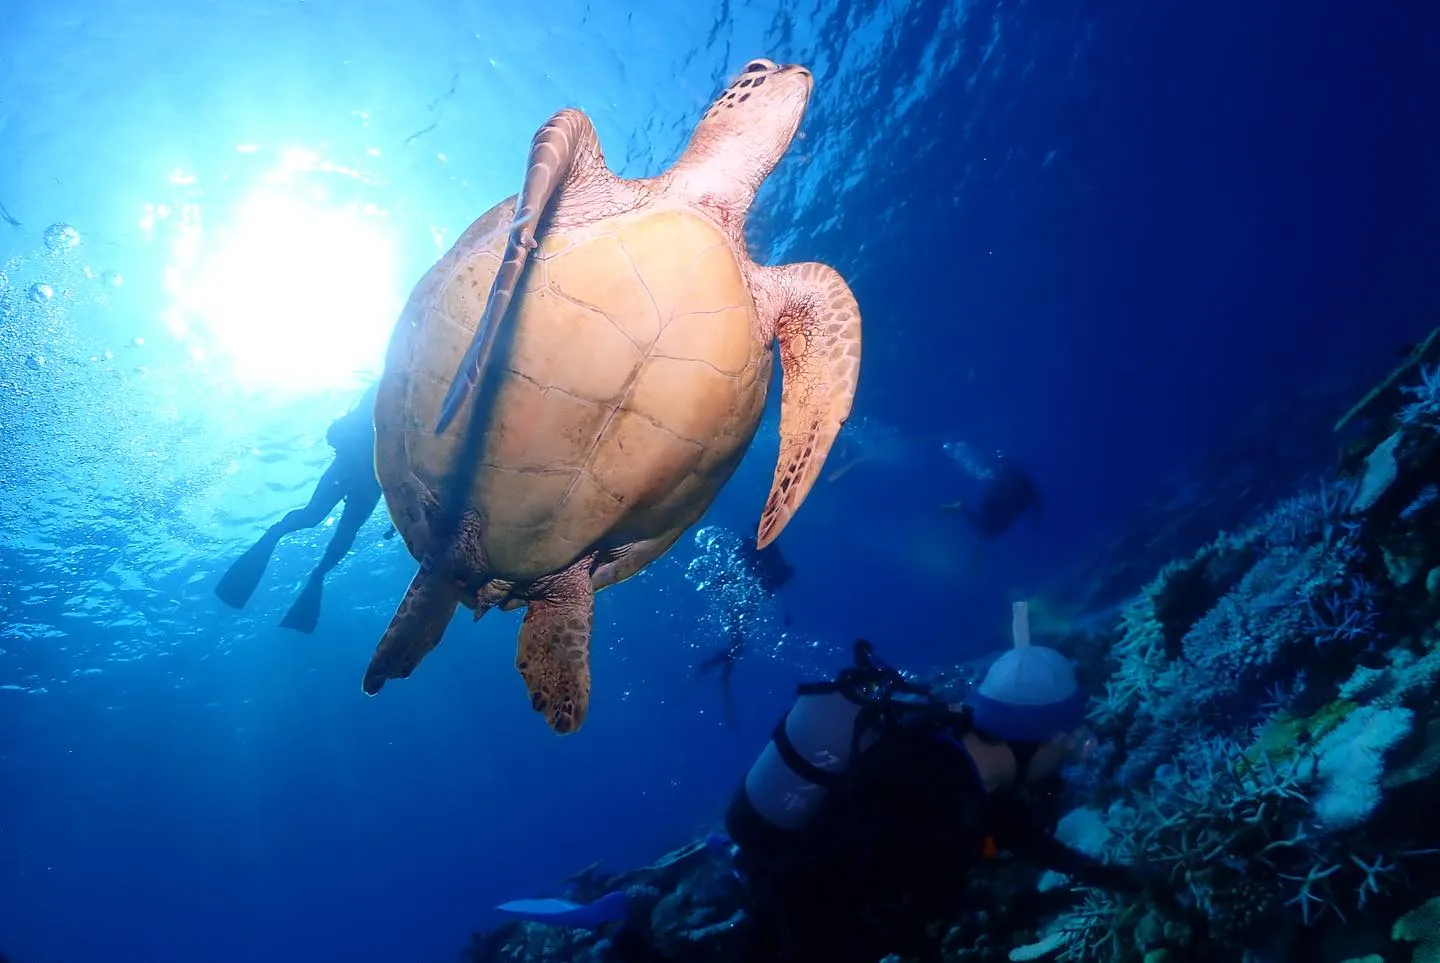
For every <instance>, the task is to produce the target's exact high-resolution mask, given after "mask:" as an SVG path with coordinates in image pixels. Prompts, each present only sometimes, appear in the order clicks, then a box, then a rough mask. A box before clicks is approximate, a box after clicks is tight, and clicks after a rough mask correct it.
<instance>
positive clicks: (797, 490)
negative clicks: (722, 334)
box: [755, 262, 860, 551]
mask: <svg viewBox="0 0 1440 963" xmlns="http://www.w3.org/2000/svg"><path fill="white" fill-rule="evenodd" d="M759 270H760V278H761V282H760V287H761V295H760V297H757V299H756V302H757V306H758V307H760V309H761V311H762V312H763V313H764V314H765V316H766V317H767V318H768V319H770V320H773V321H774V323H775V334H776V337H777V338H779V340H780V364H781V367H782V368H783V372H784V377H783V380H782V383H781V393H780V458H779V460H778V461H777V462H776V463H775V478H774V480H773V481H772V482H771V484H770V495H769V497H767V498H766V499H765V510H764V511H763V512H762V513H761V514H760V526H759V528H758V530H757V532H756V536H755V550H756V551H760V550H762V549H764V548H765V546H767V545H769V544H770V543H771V542H773V541H775V539H776V538H778V537H779V535H780V533H781V532H782V531H783V530H784V529H785V525H786V524H787V523H788V522H789V521H790V518H791V517H792V516H793V515H794V514H795V512H796V511H798V510H799V508H800V504H801V503H802V502H803V501H805V496H806V495H808V494H809V493H810V488H811V486H813V485H814V484H815V479H816V478H818V477H819V476H820V469H821V468H822V467H823V466H824V464H825V457H826V456H827V455H828V454H830V446H831V445H833V444H834V443H835V436H836V435H838V434H839V433H840V427H841V426H842V425H844V424H845V419H846V418H848V417H850V406H851V404H852V402H854V400H855V388H856V386H857V385H858V384H859V380H860V307H859V305H857V304H856V303H855V296H854V295H853V294H851V293H850V287H849V285H847V284H846V283H845V279H844V278H842V277H841V276H840V275H839V273H838V272H836V270H835V269H834V268H832V267H830V266H829V265H826V264H817V263H814V262H806V263H800V264H786V265H784V266H783V267H767V268H760V269H759Z"/></svg>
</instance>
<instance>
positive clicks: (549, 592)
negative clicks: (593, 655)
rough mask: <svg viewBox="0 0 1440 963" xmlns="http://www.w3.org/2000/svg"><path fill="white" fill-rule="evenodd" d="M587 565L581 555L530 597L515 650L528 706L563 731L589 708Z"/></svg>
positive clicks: (591, 615) (591, 608)
mask: <svg viewBox="0 0 1440 963" xmlns="http://www.w3.org/2000/svg"><path fill="white" fill-rule="evenodd" d="M590 565H591V559H590V558H588V557H587V558H582V559H581V560H580V561H578V562H576V563H575V564H573V565H571V566H570V567H569V568H567V569H566V570H565V571H564V572H561V573H560V575H559V576H557V577H556V578H555V580H554V581H553V582H551V583H550V584H548V585H546V586H545V592H544V594H543V595H541V596H539V597H537V598H533V599H531V600H530V603H529V604H528V605H527V606H526V607H525V622H524V624H523V625H522V626H521V628H520V647H519V649H518V651H517V652H516V654H515V668H516V669H519V670H520V675H521V677H522V678H523V679H524V680H525V687H526V688H527V689H529V690H530V705H531V707H532V708H534V709H535V711H536V712H540V713H544V715H545V720H546V721H547V722H549V723H550V728H551V729H554V730H555V731H556V732H558V733H560V734H561V735H565V734H567V733H571V732H574V731H575V730H576V729H579V728H580V726H581V725H583V724H584V722H585V713H586V712H587V711H589V708H590V631H591V629H592V627H593V626H594V624H595V589H594V588H593V587H592V586H591V584H590Z"/></svg>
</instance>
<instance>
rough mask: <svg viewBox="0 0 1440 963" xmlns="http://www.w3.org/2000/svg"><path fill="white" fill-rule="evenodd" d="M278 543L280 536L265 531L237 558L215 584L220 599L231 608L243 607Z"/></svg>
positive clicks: (263, 573) (263, 572) (257, 583)
mask: <svg viewBox="0 0 1440 963" xmlns="http://www.w3.org/2000/svg"><path fill="white" fill-rule="evenodd" d="M279 544H280V536H278V535H271V534H270V533H269V532H266V533H265V534H264V535H262V536H260V540H259V541H257V542H256V543H255V544H254V545H251V546H250V548H249V549H247V550H246V552H245V554H244V555H241V556H240V557H239V558H237V559H236V560H235V561H234V562H233V563H232V564H231V565H230V567H229V568H228V569H226V570H225V574H224V575H222V576H220V581H219V582H217V583H216V584H215V594H216V596H218V597H219V599H220V601H222V602H224V603H225V604H226V605H228V606H230V607H231V608H235V609H243V608H244V607H245V605H246V603H248V602H249V601H250V596H252V595H254V594H255V587H256V586H258V585H259V584H260V579H261V578H262V577H263V576H264V575H265V566H266V565H269V564H270V556H271V555H273V554H274V553H275V546H277V545H279Z"/></svg>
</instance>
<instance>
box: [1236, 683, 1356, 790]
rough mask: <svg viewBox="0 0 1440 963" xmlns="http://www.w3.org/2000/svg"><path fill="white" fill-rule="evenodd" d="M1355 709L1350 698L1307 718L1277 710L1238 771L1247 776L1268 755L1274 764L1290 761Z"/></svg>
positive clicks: (1247, 750)
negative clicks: (1246, 772) (1249, 770)
mask: <svg viewBox="0 0 1440 963" xmlns="http://www.w3.org/2000/svg"><path fill="white" fill-rule="evenodd" d="M1355 708H1356V704H1355V703H1354V702H1352V701H1350V700H1349V699H1336V700H1335V701H1334V702H1331V703H1328V704H1326V705H1324V706H1322V707H1321V708H1320V709H1318V710H1316V711H1315V713H1314V714H1313V715H1310V716H1306V717H1304V718H1297V717H1295V716H1292V715H1290V713H1288V712H1284V711H1281V712H1277V713H1276V714H1275V717H1274V718H1273V719H1271V720H1270V721H1269V722H1268V723H1266V725H1265V728H1264V729H1262V730H1261V731H1260V735H1259V737H1258V738H1256V740H1255V744H1254V745H1252V746H1251V747H1250V748H1249V749H1246V750H1245V755H1244V758H1242V759H1241V760H1240V763H1239V766H1238V771H1239V772H1240V773H1241V774H1242V775H1243V774H1244V772H1245V771H1246V769H1248V768H1249V767H1250V766H1253V765H1254V764H1255V763H1257V762H1259V761H1260V759H1261V757H1262V756H1265V757H1268V758H1269V759H1270V761H1271V762H1272V763H1281V762H1288V761H1289V760H1290V758H1291V757H1292V756H1294V755H1295V753H1296V752H1297V751H1298V750H1299V749H1300V748H1301V746H1302V745H1313V744H1314V743H1315V742H1316V741H1318V740H1320V739H1323V738H1325V736H1327V735H1329V734H1330V733H1331V732H1333V731H1334V730H1335V729H1336V728H1337V727H1338V726H1339V725H1340V723H1342V722H1344V721H1345V718H1346V717H1347V716H1349V715H1350V713H1351V712H1353V711H1354V710H1355ZM1302 736H1303V737H1304V738H1303V739H1302Z"/></svg>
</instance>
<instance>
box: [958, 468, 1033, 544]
mask: <svg viewBox="0 0 1440 963" xmlns="http://www.w3.org/2000/svg"><path fill="white" fill-rule="evenodd" d="M940 511H941V512H943V513H947V514H948V513H958V514H959V515H960V516H961V517H962V518H964V519H965V521H967V522H969V523H970V527H971V528H973V529H975V534H976V535H978V536H979V537H980V541H979V543H978V544H977V545H976V547H975V557H974V559H973V561H975V562H978V561H979V559H980V554H981V552H982V551H983V549H984V546H985V543H987V542H989V541H990V540H991V539H992V538H995V537H996V536H997V535H1003V534H1004V533H1006V532H1008V531H1009V530H1010V528H1011V526H1013V525H1014V524H1015V522H1016V520H1017V519H1018V518H1019V517H1020V516H1021V515H1023V514H1025V513H1026V512H1030V513H1031V514H1032V515H1033V517H1034V519H1035V521H1036V523H1037V524H1038V523H1039V521H1040V489H1039V488H1038V487H1036V485H1035V479H1033V478H1031V477H1030V474H1029V473H1028V472H1026V471H1025V469H1023V468H1021V467H1020V466H1019V465H1017V464H1015V462H1014V461H1012V460H1011V459H1010V458H1009V457H1008V456H1007V455H1006V454H1005V453H1004V452H996V454H995V470H994V474H993V475H992V476H991V478H990V479H989V484H988V485H987V486H986V488H985V493H984V494H983V495H982V496H981V497H980V500H979V502H978V503H977V504H975V505H971V504H970V503H968V502H964V501H958V502H950V503H949V504H946V505H941V506H940Z"/></svg>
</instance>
